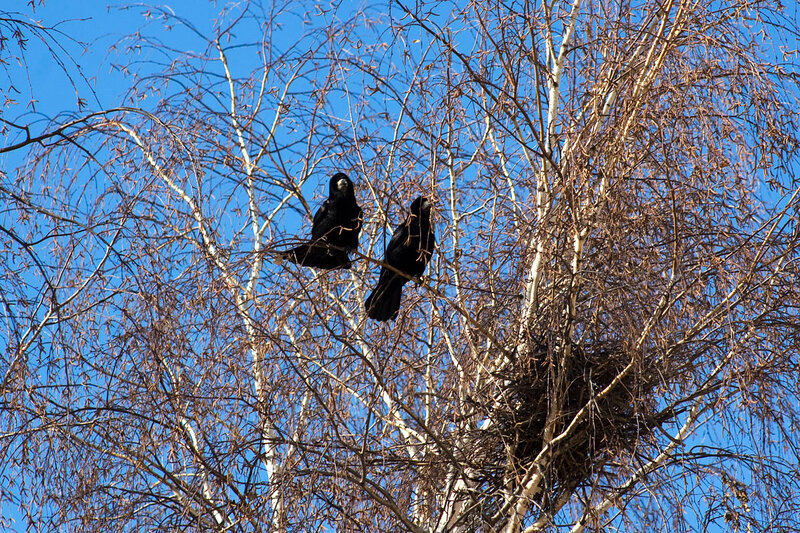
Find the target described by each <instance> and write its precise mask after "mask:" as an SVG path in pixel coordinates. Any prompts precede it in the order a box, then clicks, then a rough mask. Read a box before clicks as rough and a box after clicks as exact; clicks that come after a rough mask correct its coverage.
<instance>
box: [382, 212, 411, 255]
mask: <svg viewBox="0 0 800 533" xmlns="http://www.w3.org/2000/svg"><path fill="white" fill-rule="evenodd" d="M406 241H408V221H407V220H406V221H405V222H403V223H402V224H400V225H399V226H397V228H395V230H394V233H392V238H391V239H389V244H387V245H386V252H385V253H384V256H385V261H386V262H387V263H391V262H392V259H393V258H392V255H393V254H394V253H395V252H397V251H399V249H400V248H401V247H403V246H406V245H407V242H406Z"/></svg>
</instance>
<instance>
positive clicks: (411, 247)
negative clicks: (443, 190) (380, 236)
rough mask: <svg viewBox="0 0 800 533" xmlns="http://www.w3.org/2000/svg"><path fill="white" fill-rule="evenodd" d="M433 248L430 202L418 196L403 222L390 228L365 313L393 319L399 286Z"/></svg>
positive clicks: (414, 273)
mask: <svg viewBox="0 0 800 533" xmlns="http://www.w3.org/2000/svg"><path fill="white" fill-rule="evenodd" d="M434 248H436V238H435V237H434V235H433V228H432V227H431V203H430V201H428V199H427V198H425V197H423V196H420V197H419V198H417V199H416V200H414V201H413V202H412V204H411V209H410V212H409V214H408V216H407V217H406V219H405V221H404V222H403V223H402V224H401V225H399V226H398V227H397V229H395V230H394V233H393V234H392V239H391V240H390V241H389V244H388V246H386V252H385V253H384V263H386V264H388V265H389V266H391V267H393V268H394V269H396V270H398V271H400V272H402V274H399V273H398V272H396V271H395V270H392V269H390V268H387V267H385V266H384V267H382V268H381V274H380V277H379V278H378V284H377V285H376V286H375V289H373V291H372V293H371V294H370V295H369V297H368V298H367V301H366V302H364V307H365V308H366V310H367V316H369V317H370V318H372V319H375V320H380V321H384V320H394V319H395V318H396V317H397V313H398V311H399V310H400V298H401V297H402V295H403V285H405V283H406V282H407V281H408V280H409V279H411V278H416V277H419V276H421V275H422V273H423V272H424V271H425V266H426V265H427V264H428V261H429V260H430V258H431V255H432V254H433V250H434Z"/></svg>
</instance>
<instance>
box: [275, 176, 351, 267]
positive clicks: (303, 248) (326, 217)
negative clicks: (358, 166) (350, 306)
mask: <svg viewBox="0 0 800 533" xmlns="http://www.w3.org/2000/svg"><path fill="white" fill-rule="evenodd" d="M362 223H363V215H362V212H361V208H360V207H359V206H358V203H357V202H356V195H355V191H354V190H353V182H352V181H350V178H348V177H347V175H345V174H343V173H341V172H337V173H336V174H334V175H333V176H332V177H331V181H330V185H329V193H328V199H327V200H325V202H323V204H322V206H321V207H320V208H319V209H318V210H317V212H316V213H315V214H314V221H313V223H312V225H311V241H309V242H307V243H303V244H301V245H300V246H296V247H294V248H292V249H291V250H286V251H284V252H278V256H279V257H281V258H283V259H288V260H289V261H292V262H294V263H297V264H299V265H303V266H308V267H315V268H322V269H326V270H331V269H335V268H350V255H349V254H350V253H351V252H354V251H355V250H356V249H357V248H358V235H359V233H360V232H361V225H362Z"/></svg>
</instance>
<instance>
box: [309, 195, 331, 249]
mask: <svg viewBox="0 0 800 533" xmlns="http://www.w3.org/2000/svg"><path fill="white" fill-rule="evenodd" d="M330 206H331V201H330V200H325V201H324V202H322V205H321V206H320V208H319V209H317V212H316V213H314V221H313V222H312V225H311V240H312V241H316V240H317V239H320V238H322V237H324V236H325V234H326V233H328V232H329V231H330V228H329V227H328V226H329V224H328V222H327V221H328V218H329V217H330V210H331V209H330Z"/></svg>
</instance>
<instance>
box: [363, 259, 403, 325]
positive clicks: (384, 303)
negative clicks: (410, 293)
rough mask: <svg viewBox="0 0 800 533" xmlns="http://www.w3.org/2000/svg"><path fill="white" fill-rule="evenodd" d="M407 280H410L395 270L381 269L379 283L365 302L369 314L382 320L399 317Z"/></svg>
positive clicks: (372, 317)
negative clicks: (401, 299)
mask: <svg viewBox="0 0 800 533" xmlns="http://www.w3.org/2000/svg"><path fill="white" fill-rule="evenodd" d="M406 281H408V280H406V279H404V278H403V277H402V276H399V275H397V274H396V273H394V272H389V271H387V270H381V276H380V278H379V279H378V284H377V285H376V286H375V289H373V291H372V292H371V293H370V295H369V296H368V297H367V300H366V301H365V302H364V308H365V309H366V310H367V316H368V317H370V318H371V319H373V320H378V321H381V322H383V321H386V320H394V319H395V318H397V313H398V312H399V311H400V298H401V297H402V296H403V285H404V284H405V282H406Z"/></svg>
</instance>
